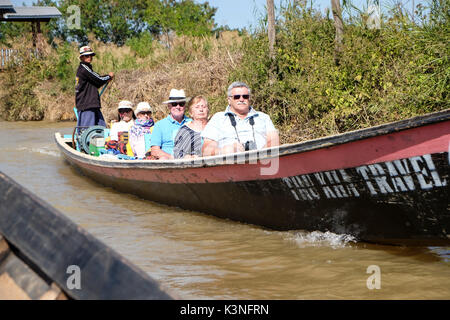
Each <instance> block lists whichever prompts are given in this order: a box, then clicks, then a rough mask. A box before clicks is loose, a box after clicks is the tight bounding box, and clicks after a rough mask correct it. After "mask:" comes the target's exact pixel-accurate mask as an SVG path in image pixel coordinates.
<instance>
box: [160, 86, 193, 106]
mask: <svg viewBox="0 0 450 320" xmlns="http://www.w3.org/2000/svg"><path fill="white" fill-rule="evenodd" d="M187 100H188V98H187V97H186V94H185V93H184V90H183V89H181V90H177V89H172V90H170V94H169V100H167V101H164V102H163V103H164V104H168V103H172V102H183V101H185V102H186V101H187Z"/></svg>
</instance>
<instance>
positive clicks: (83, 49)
mask: <svg viewBox="0 0 450 320" xmlns="http://www.w3.org/2000/svg"><path fill="white" fill-rule="evenodd" d="M81 56H95V52H94V51H92V49H91V47H89V46H84V47H81V48H80V56H79V58H81Z"/></svg>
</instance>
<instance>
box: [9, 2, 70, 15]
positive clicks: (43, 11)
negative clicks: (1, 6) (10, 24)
mask: <svg viewBox="0 0 450 320" xmlns="http://www.w3.org/2000/svg"><path fill="white" fill-rule="evenodd" d="M0 1H2V0H0ZM14 10H15V11H16V12H14V13H5V14H3V18H4V19H5V20H30V19H31V20H33V19H36V20H37V19H52V18H59V17H61V16H62V14H61V12H59V10H58V9H57V8H55V7H37V6H36V7H34V6H33V7H14Z"/></svg>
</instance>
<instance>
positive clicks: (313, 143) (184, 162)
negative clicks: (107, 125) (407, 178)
mask: <svg viewBox="0 0 450 320" xmlns="http://www.w3.org/2000/svg"><path fill="white" fill-rule="evenodd" d="M448 120H450V109H446V110H442V111H438V112H434V113H429V114H426V115H421V116H417V117H413V118H409V119H405V120H400V121H395V122H390V123H386V124H381V125H378V126H374V127H370V128H364V129H358V130H354V131H349V132H345V133H341V134H336V135H332V136H326V137H321V138H317V139H312V140H307V141H303V142H297V143H292V144H284V145H281V146H277V147H271V148H265V149H260V150H252V151H245V152H239V153H232V154H226V155H216V156H208V157H200V158H195V159H173V160H120V159H117V160H116V159H100V158H99V157H95V156H91V155H88V154H84V153H81V152H79V151H77V150H75V149H73V148H71V147H70V146H69V145H68V144H67V143H66V142H71V139H70V141H69V139H64V138H63V136H62V135H61V133H59V132H56V133H55V140H56V142H57V145H58V146H59V147H61V148H62V149H63V150H65V151H66V153H69V154H70V156H71V158H76V159H77V160H78V161H82V162H85V163H89V164H91V165H95V166H99V167H109V168H110V167H114V168H125V169H126V168H135V169H141V168H142V169H154V170H158V169H177V170H180V169H189V168H202V167H214V166H222V165H239V164H244V163H249V162H250V163H256V162H258V161H270V159H273V158H276V157H282V156H287V155H291V154H296V153H304V152H309V151H314V150H318V149H323V148H330V147H333V146H337V145H341V144H345V143H350V142H356V141H359V140H364V139H368V138H372V137H376V136H381V135H387V134H391V133H396V132H400V131H404V130H408V129H413V128H417V127H421V126H424V125H430V124H435V123H439V122H444V121H448Z"/></svg>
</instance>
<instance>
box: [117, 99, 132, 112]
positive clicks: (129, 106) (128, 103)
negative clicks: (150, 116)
mask: <svg viewBox="0 0 450 320" xmlns="http://www.w3.org/2000/svg"><path fill="white" fill-rule="evenodd" d="M120 109H133V102H131V101H128V100H122V101H120V102H119V106H118V107H117V110H120Z"/></svg>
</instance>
